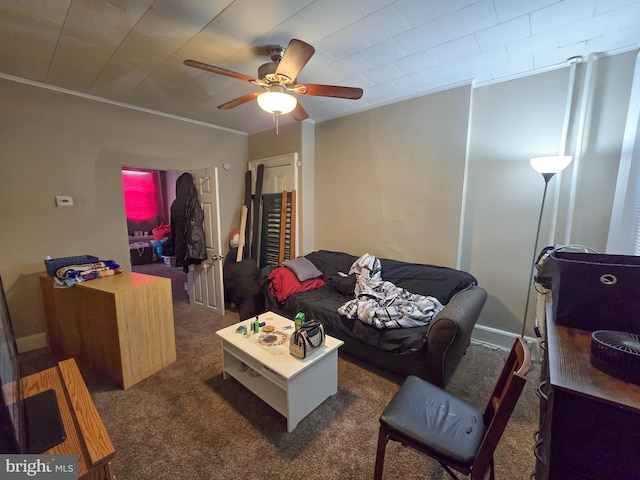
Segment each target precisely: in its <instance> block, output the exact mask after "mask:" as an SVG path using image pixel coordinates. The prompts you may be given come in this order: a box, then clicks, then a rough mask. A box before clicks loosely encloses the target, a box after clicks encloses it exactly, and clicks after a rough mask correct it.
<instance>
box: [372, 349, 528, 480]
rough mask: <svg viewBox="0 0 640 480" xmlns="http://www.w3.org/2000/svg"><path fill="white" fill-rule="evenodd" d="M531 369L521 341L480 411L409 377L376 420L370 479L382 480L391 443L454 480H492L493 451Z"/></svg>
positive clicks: (422, 381) (419, 379) (512, 352)
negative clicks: (435, 465) (460, 476)
mask: <svg viewBox="0 0 640 480" xmlns="http://www.w3.org/2000/svg"><path fill="white" fill-rule="evenodd" d="M530 367H531V353H530V352H529V347H527V344H526V343H525V342H524V340H523V339H522V338H517V339H516V341H515V342H514V344H513V347H512V348H511V352H510V354H509V357H508V358H507V360H506V363H505V365H504V368H503V369H502V373H501V374H500V377H499V378H498V382H497V384H496V386H495V388H494V390H493V394H492V395H491V398H490V399H489V402H488V403H487V407H486V408H485V409H484V412H482V411H481V410H480V409H478V408H476V407H473V406H471V405H469V404H468V403H466V402H464V401H462V400H461V399H459V398H457V397H455V396H453V395H451V394H450V393H448V392H445V391H444V390H442V389H440V388H438V387H436V386H434V385H432V384H430V383H428V382H426V381H424V380H422V379H421V378H418V377H415V376H409V377H407V379H406V380H405V382H404V383H403V384H402V386H401V387H400V390H398V393H396V395H395V396H394V397H393V399H392V400H391V402H390V403H389V405H388V406H387V408H385V410H384V412H382V415H381V416H380V433H379V435H378V450H377V453H376V468H375V473H374V480H382V472H383V469H384V457H385V450H386V446H387V442H388V441H389V440H394V441H396V442H400V443H402V444H403V445H405V446H408V447H411V448H413V449H414V450H416V451H418V452H420V453H422V454H424V455H427V456H428V457H431V458H433V459H434V460H436V461H437V462H439V463H440V465H442V467H443V468H444V469H445V470H446V471H447V472H448V473H449V475H450V476H451V477H452V478H454V479H456V480H458V477H457V476H456V474H455V473H454V472H453V470H456V471H458V472H460V473H462V474H464V475H466V476H467V477H469V478H471V480H476V479H484V478H486V476H487V474H489V478H490V479H491V480H493V479H494V478H495V477H494V468H493V452H494V451H495V449H496V447H497V445H498V442H499V440H500V437H501V436H502V433H503V432H504V429H505V427H506V426H507V422H508V421H509V417H511V413H512V412H513V409H514V407H515V405H516V403H517V401H518V398H519V397H520V393H521V392H522V388H523V387H524V384H525V382H526V380H527V379H526V375H527V372H528V371H529V369H530Z"/></svg>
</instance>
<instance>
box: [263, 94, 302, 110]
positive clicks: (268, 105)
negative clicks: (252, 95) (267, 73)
mask: <svg viewBox="0 0 640 480" xmlns="http://www.w3.org/2000/svg"><path fill="white" fill-rule="evenodd" d="M297 104H298V100H296V98H295V97H294V96H293V95H289V94H288V93H283V92H265V93H261V94H260V95H258V105H260V108H262V109H263V110H264V111H265V112H269V113H273V114H275V115H282V114H283V113H289V112H291V111H292V110H293V109H294V108H296V105H297Z"/></svg>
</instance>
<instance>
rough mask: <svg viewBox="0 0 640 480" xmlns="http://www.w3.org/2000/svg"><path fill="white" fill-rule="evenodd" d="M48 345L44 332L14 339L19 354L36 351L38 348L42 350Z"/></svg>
mask: <svg viewBox="0 0 640 480" xmlns="http://www.w3.org/2000/svg"><path fill="white" fill-rule="evenodd" d="M48 345H49V342H48V341H47V334H46V333H45V332H42V333H36V334H34V335H28V336H26V337H20V338H16V346H17V347H18V352H19V353H23V352H28V351H30V350H37V349H38V348H44V347H47V346H48Z"/></svg>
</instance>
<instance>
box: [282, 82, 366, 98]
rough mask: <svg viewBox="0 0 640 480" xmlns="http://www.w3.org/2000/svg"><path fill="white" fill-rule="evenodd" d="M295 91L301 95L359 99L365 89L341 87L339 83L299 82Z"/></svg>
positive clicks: (294, 88)
mask: <svg viewBox="0 0 640 480" xmlns="http://www.w3.org/2000/svg"><path fill="white" fill-rule="evenodd" d="M293 91H294V92H296V93H297V94H299V95H310V96H314V97H336V98H347V99H349V100H358V99H359V98H360V97H362V94H363V93H364V91H363V90H362V89H361V88H357V87H340V86H337V85H318V84H314V83H299V84H297V85H295V86H294V87H293Z"/></svg>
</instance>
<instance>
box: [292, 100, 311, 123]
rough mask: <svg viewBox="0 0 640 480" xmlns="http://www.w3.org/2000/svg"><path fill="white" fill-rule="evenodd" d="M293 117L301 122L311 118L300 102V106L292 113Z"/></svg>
mask: <svg viewBox="0 0 640 480" xmlns="http://www.w3.org/2000/svg"><path fill="white" fill-rule="evenodd" d="M291 116H292V117H293V118H294V119H296V120H297V121H299V122H300V121H302V120H305V119H307V118H309V114H308V113H307V111H306V110H305V109H304V107H303V106H302V105H301V104H300V102H298V104H297V105H296V108H294V109H293V110H292V111H291Z"/></svg>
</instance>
